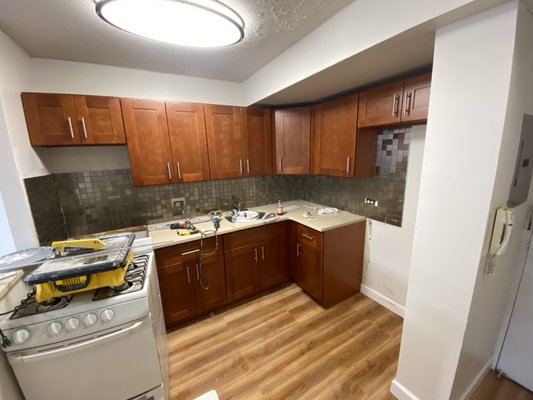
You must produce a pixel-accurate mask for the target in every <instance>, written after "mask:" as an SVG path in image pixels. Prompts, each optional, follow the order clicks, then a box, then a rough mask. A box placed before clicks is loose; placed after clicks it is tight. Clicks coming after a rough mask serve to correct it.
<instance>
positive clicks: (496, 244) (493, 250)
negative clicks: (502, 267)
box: [489, 207, 515, 256]
mask: <svg viewBox="0 0 533 400" xmlns="http://www.w3.org/2000/svg"><path fill="white" fill-rule="evenodd" d="M514 215H515V212H514V209H512V208H503V207H500V208H498V209H496V215H495V217H494V225H493V228H492V238H491V240H490V247H489V254H490V255H493V256H501V255H502V254H504V253H505V251H506V250H507V248H508V247H509V242H510V241H511V234H512V232H513V225H514Z"/></svg>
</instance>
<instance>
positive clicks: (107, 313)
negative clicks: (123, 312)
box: [100, 309, 115, 322]
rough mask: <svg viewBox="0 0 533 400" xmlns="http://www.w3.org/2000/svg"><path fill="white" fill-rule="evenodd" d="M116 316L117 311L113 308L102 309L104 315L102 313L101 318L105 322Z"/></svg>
mask: <svg viewBox="0 0 533 400" xmlns="http://www.w3.org/2000/svg"><path fill="white" fill-rule="evenodd" d="M114 316H115V312H114V311H113V310H109V309H107V310H104V311H102V315H100V318H101V319H102V321H104V322H109V321H111V320H112V319H113V317H114Z"/></svg>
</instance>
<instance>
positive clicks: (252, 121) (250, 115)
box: [241, 107, 273, 176]
mask: <svg viewBox="0 0 533 400" xmlns="http://www.w3.org/2000/svg"><path fill="white" fill-rule="evenodd" d="M241 127H242V144H243V157H244V166H243V169H244V175H245V176H261V175H270V174H272V158H273V157H272V112H271V111H270V110H268V109H264V108H256V107H248V108H241Z"/></svg>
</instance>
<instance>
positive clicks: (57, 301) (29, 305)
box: [9, 289, 72, 319]
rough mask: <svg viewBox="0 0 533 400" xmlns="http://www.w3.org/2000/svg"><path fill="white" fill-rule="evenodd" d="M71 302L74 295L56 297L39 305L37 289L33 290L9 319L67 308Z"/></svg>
mask: <svg viewBox="0 0 533 400" xmlns="http://www.w3.org/2000/svg"><path fill="white" fill-rule="evenodd" d="M70 300H72V295H69V296H63V297H54V298H53V299H51V300H49V301H47V302H46V303H38V302H37V300H35V289H33V290H32V291H31V292H29V293H28V294H27V295H26V298H25V299H22V301H21V302H20V304H19V305H18V306H16V307H15V310H14V311H13V314H11V316H10V317H9V319H16V318H21V317H27V316H29V315H35V314H40V313H43V312H47V311H53V310H59V309H61V308H64V307H66V306H67V305H68V303H70Z"/></svg>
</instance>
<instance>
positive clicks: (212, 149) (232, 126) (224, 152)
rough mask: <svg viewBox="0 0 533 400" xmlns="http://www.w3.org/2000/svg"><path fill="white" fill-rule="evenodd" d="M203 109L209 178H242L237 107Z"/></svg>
mask: <svg viewBox="0 0 533 400" xmlns="http://www.w3.org/2000/svg"><path fill="white" fill-rule="evenodd" d="M204 108H205V122H206V128H207V143H208V144H209V146H208V148H209V167H210V169H211V178H213V179H224V178H236V177H240V176H242V175H243V173H244V160H243V154H242V140H241V122H240V113H239V107H230V106H217V105H210V104H206V105H205V106H204Z"/></svg>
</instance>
